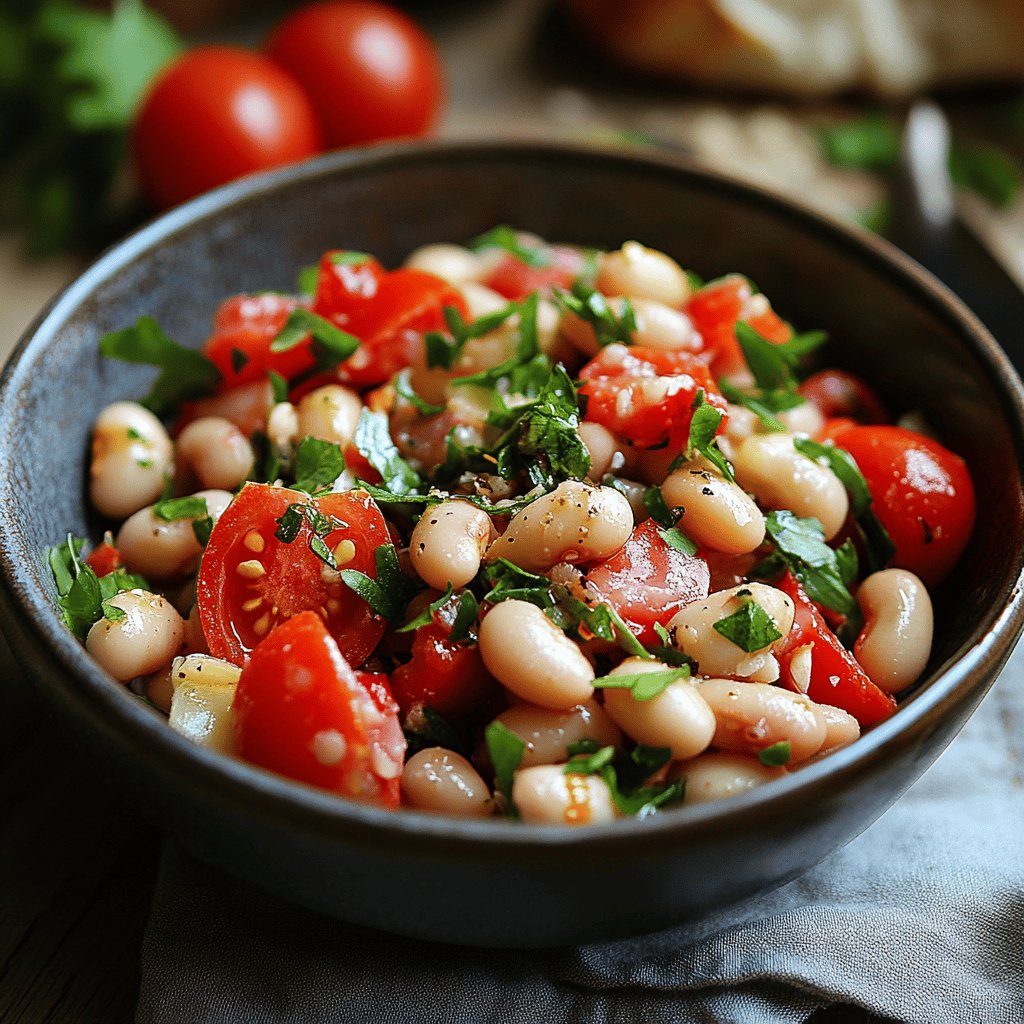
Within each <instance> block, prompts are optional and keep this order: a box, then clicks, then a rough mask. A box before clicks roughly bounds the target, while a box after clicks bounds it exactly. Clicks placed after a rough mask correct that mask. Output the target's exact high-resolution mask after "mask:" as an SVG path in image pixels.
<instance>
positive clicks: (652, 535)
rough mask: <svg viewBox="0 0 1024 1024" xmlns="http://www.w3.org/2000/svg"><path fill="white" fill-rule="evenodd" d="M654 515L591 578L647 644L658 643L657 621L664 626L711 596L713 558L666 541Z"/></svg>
mask: <svg viewBox="0 0 1024 1024" xmlns="http://www.w3.org/2000/svg"><path fill="white" fill-rule="evenodd" d="M659 530H660V527H659V526H658V524H657V523H656V522H655V521H654V520H653V519H648V520H646V522H643V523H641V524H640V525H639V526H638V527H636V528H635V529H634V530H633V534H632V536H631V537H630V538H629V540H627V541H626V543H625V545H624V546H623V547H622V548H621V549H620V550H619V551H618V552H617V553H616V554H614V555H612V557H611V558H609V559H608V561H607V562H602V563H601V564H600V565H598V566H595V567H594V568H593V569H591V570H590V571H589V572H588V573H587V575H586V577H585V579H586V582H587V585H588V587H589V588H590V589H593V590H596V591H597V593H598V594H599V595H600V596H601V599H602V600H603V601H607V602H608V603H609V604H610V605H611V606H612V608H614V609H615V611H617V612H618V613H619V615H620V616H621V617H622V619H623V621H624V622H625V623H626V625H627V626H629V628H630V630H631V631H632V632H633V633H635V634H636V636H637V637H639V639H640V642H641V643H643V644H658V643H660V642H661V641H660V640H659V639H658V634H657V633H656V632H655V631H654V624H655V623H659V624H660V625H662V626H664V625H666V624H667V623H668V620H669V619H671V618H672V616H673V615H675V613H676V612H677V611H679V609H680V608H682V607H683V605H686V604H689V603H690V602H691V601H699V600H700V599H701V598H703V597H707V596H708V587H709V585H710V579H711V574H710V571H709V570H708V564H707V562H705V561H704V559H702V558H699V557H698V556H696V555H687V554H685V553H684V552H682V551H677V550H676V549H675V548H673V547H671V546H670V545H668V544H666V543H665V541H664V540H663V539H662V537H661V534H660V532H659Z"/></svg>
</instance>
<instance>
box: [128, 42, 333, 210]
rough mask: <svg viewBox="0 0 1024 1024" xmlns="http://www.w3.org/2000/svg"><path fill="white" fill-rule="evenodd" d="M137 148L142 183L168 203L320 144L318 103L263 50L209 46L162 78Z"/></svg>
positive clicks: (146, 104)
mask: <svg viewBox="0 0 1024 1024" xmlns="http://www.w3.org/2000/svg"><path fill="white" fill-rule="evenodd" d="M134 148H135V159H136V163H137V165H138V169H139V176H140V178H141V180H142V185H143V188H144V189H145V191H146V194H147V195H148V196H149V198H150V199H151V200H152V202H153V203H154V204H155V205H156V206H157V207H159V208H164V207H168V206H174V205H175V204H177V203H181V202H184V201H185V200H186V199H191V198H192V197H193V196H196V195H199V194H200V193H201V192H205V191H207V190H208V189H211V188H215V187H216V186H218V185H223V184H225V183H226V182H229V181H233V180H234V179H235V178H240V177H242V176H243V175H245V174H252V173H254V172H255V171H265V170H269V169H270V168H272V167H280V166H282V165H284V164H289V163H293V162H295V161H297V160H304V159H306V157H309V156H312V155H313V154H314V153H317V152H319V150H320V148H321V146H320V131H319V128H318V127H317V124H316V118H315V116H314V114H313V108H312V106H311V105H310V102H309V100H308V99H307V98H306V96H305V94H304V93H303V91H302V89H301V88H300V87H299V85H298V83H297V82H296V81H295V80H294V79H293V78H291V76H290V75H288V74H287V73H286V72H285V71H283V70H282V69H281V68H280V67H279V66H278V65H277V64H275V63H274V62H273V61H271V60H268V59H267V58H266V57H262V56H260V55H259V54H257V53H250V52H249V51H247V50H242V49H236V48H234V47H228V46H203V47H200V48H198V49H195V50H190V51H188V52H187V53H184V54H183V55H182V56H181V57H179V58H178V59H177V60H175V61H174V62H173V63H172V64H171V65H170V66H169V67H168V68H167V69H166V70H165V71H164V72H163V73H162V74H161V75H160V76H159V77H158V78H157V80H156V82H155V83H154V85H153V86H152V88H151V89H150V91H149V93H148V94H147V96H146V98H145V100H144V101H143V103H142V107H141V108H140V110H139V113H138V116H137V118H136V120H135V128H134Z"/></svg>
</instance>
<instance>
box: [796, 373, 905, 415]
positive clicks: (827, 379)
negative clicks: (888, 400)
mask: <svg viewBox="0 0 1024 1024" xmlns="http://www.w3.org/2000/svg"><path fill="white" fill-rule="evenodd" d="M797 391H799V393H800V394H801V395H803V396H804V398H806V399H807V400H808V401H809V402H813V403H814V404H815V405H816V406H817V407H818V409H819V410H820V411H821V414H822V416H825V417H826V418H828V419H833V418H837V417H843V418H848V419H852V420H856V421H857V422H858V423H891V422H892V417H891V416H890V415H889V413H888V412H887V411H886V408H885V406H884V405H883V404H882V400H881V398H879V397H878V395H877V394H876V392H875V390H874V388H872V387H871V385H870V384H868V383H867V382H866V381H863V380H861V378H860V377H858V376H857V375H856V374H855V373H848V372H847V371H846V370H820V371H819V372H818V373H812V374H811V376H810V377H808V378H807V380H805V381H804V382H803V383H802V384H801V385H800V387H798V388H797Z"/></svg>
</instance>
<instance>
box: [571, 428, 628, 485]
mask: <svg viewBox="0 0 1024 1024" xmlns="http://www.w3.org/2000/svg"><path fill="white" fill-rule="evenodd" d="M580 440H581V441H582V442H583V444H584V445H585V446H586V449H587V454H588V455H589V456H590V472H589V473H588V474H587V476H588V477H589V478H590V479H591V480H593V481H594V482H595V483H600V482H601V481H602V480H603V479H604V478H605V476H606V475H607V474H608V473H614V472H615V470H617V469H620V468H621V467H622V466H623V465H624V464H625V461H626V459H625V456H624V455H623V449H624V448H625V445H624V444H623V443H622V442H621V441H620V440H619V439H618V438H617V437H616V436H615V435H614V434H613V433H612V432H611V431H610V430H609V429H608V428H607V427H603V426H601V424H600V423H590V422H589V421H586V422H583V423H581V424H580Z"/></svg>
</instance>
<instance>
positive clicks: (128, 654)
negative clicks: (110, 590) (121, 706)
mask: <svg viewBox="0 0 1024 1024" xmlns="http://www.w3.org/2000/svg"><path fill="white" fill-rule="evenodd" d="M107 604H109V605H113V607H115V608H120V609H121V611H123V612H124V613H125V615H124V618H122V619H120V620H118V621H117V622H112V621H111V620H110V619H107V618H102V619H100V620H99V622H97V623H95V624H94V625H93V627H92V629H90V630H89V635H88V637H87V638H86V641H85V646H86V649H87V650H88V652H89V653H90V654H91V655H92V656H93V657H94V658H95V659H96V660H97V661H98V662H99V663H100V664H101V665H102V666H103V667H104V668H105V669H106V670H107V671H108V672H109V673H110V674H111V675H112V676H113V677H114V678H115V679H119V680H120V681H121V682H127V681H128V680H129V679H135V678H136V677H137V676H144V675H148V674H149V673H150V672H156V670H157V669H159V668H163V667H164V666H165V665H167V664H169V663H170V660H171V658H173V657H174V655H175V654H177V653H178V650H179V649H180V647H181V642H182V639H183V638H184V633H185V623H184V622H182V619H181V616H180V615H179V614H178V613H177V612H176V611H175V610H174V606H173V605H172V604H171V602H170V601H168V600H167V598H165V597H159V596H158V595H156V594H150V593H149V592H148V591H145V590H129V591H125V592H124V593H121V594H115V595H114V596H113V597H112V598H111V599H110V600H109V601H108V602H107Z"/></svg>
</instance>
